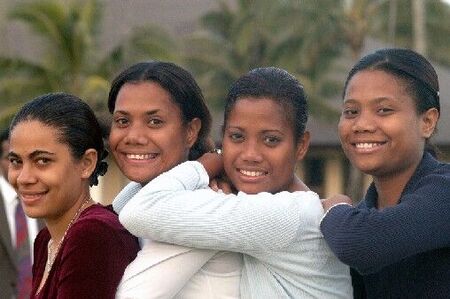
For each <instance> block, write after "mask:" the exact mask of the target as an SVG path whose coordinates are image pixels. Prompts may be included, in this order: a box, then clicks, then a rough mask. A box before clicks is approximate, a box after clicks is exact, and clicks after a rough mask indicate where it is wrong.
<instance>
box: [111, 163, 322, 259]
mask: <svg viewBox="0 0 450 299" xmlns="http://www.w3.org/2000/svg"><path fill="white" fill-rule="evenodd" d="M208 183H209V177H208V175H207V173H206V171H205V169H204V168H203V166H202V165H201V164H200V163H198V162H196V161H188V162H185V163H182V164H180V165H178V166H176V167H175V168H173V169H171V170H170V171H168V172H166V173H163V174H161V175H160V176H158V177H157V178H155V179H154V180H153V181H151V182H150V183H148V184H147V185H146V186H144V187H143V188H142V189H141V190H140V191H139V192H137V193H136V194H135V195H134V196H133V198H132V199H131V200H130V201H129V202H128V204H127V205H126V206H125V207H124V208H123V209H122V211H121V212H120V215H119V219H120V221H121V222H122V224H123V225H124V226H125V227H126V228H127V229H128V230H129V231H130V232H131V233H133V234H134V235H136V236H139V237H143V238H150V239H153V240H158V241H162V242H168V243H175V244H179V245H184V246H189V247H196V248H207V249H216V250H229V251H238V252H244V253H245V252H252V251H261V250H262V251H267V250H277V249H280V248H283V247H286V246H289V245H290V244H292V243H294V242H296V241H297V240H298V239H299V235H302V236H305V235H307V234H308V233H309V232H308V230H309V228H310V227H311V226H314V227H318V225H319V221H320V218H321V216H322V214H323V209H322V206H321V204H320V200H319V197H318V195H317V194H316V193H314V192H294V193H290V192H281V193H277V194H270V193H259V194H252V195H250V194H245V193H242V192H240V193H239V194H237V195H234V194H224V193H218V192H214V191H213V190H211V189H209V188H208Z"/></svg>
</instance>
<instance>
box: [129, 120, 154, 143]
mask: <svg viewBox="0 0 450 299" xmlns="http://www.w3.org/2000/svg"><path fill="white" fill-rule="evenodd" d="M147 130H149V129H148V128H146V127H144V126H143V125H141V124H134V125H133V126H131V127H130V128H129V130H128V131H127V134H126V136H125V138H124V141H125V143H126V144H128V145H146V144H147V143H148V138H147V134H146V133H147V132H146V131H147Z"/></svg>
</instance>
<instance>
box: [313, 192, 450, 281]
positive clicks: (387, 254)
mask: <svg viewBox="0 0 450 299" xmlns="http://www.w3.org/2000/svg"><path fill="white" fill-rule="evenodd" d="M442 208H443V207H442ZM447 211H448V210H447ZM445 213H447V214H448V212H445V211H443V210H441V209H440V208H438V207H436V206H434V207H432V206H429V205H427V204H425V203H424V202H423V201H421V200H420V199H417V200H412V201H411V202H408V203H401V204H399V205H397V206H395V207H392V208H387V209H384V210H382V211H379V210H376V209H370V210H367V209H358V208H353V207H351V206H349V205H340V206H336V207H334V208H332V209H331V210H330V211H329V212H328V214H327V215H326V216H325V217H324V219H323V220H322V223H321V230H322V233H323V235H324V237H325V239H326V241H327V243H328V244H329V246H330V248H331V250H332V251H333V252H334V253H335V254H336V255H337V256H338V258H339V259H340V260H341V261H343V262H344V263H346V264H348V265H349V266H351V267H353V268H356V269H357V270H358V271H360V272H361V273H363V274H368V273H371V272H375V271H377V270H378V269H380V268H382V267H384V266H387V265H390V264H392V263H395V262H398V261H400V260H401V259H403V258H405V257H408V256H411V255H414V254H417V253H420V252H424V251H427V250H432V249H435V248H441V247H444V246H450V244H449V242H450V241H449V236H448V233H447V234H446V233H444V231H447V232H448V231H449V230H448V229H450V227H449V224H448V217H449V215H447V216H446V215H445ZM445 229H447V230H445ZM431 232H435V233H431ZM438 235H439V236H438ZM446 244H447V245H446Z"/></svg>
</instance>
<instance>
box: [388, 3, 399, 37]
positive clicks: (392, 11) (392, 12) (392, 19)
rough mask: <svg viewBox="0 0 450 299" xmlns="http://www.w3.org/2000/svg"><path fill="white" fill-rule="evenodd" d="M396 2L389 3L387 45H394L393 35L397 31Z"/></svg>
mask: <svg viewBox="0 0 450 299" xmlns="http://www.w3.org/2000/svg"><path fill="white" fill-rule="evenodd" d="M397 2H398V1H397V0H390V1H389V28H388V35H389V43H391V44H393V45H395V33H396V31H397V7H398V5H397Z"/></svg>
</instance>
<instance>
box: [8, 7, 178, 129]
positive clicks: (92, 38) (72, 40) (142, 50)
mask: <svg viewBox="0 0 450 299" xmlns="http://www.w3.org/2000/svg"><path fill="white" fill-rule="evenodd" d="M101 12H102V5H101V3H100V2H99V1H98V0H83V1H64V2H61V1H57V0H42V1H34V2H23V3H20V4H18V5H17V6H16V7H15V8H14V9H13V10H12V12H11V14H10V18H11V19H12V20H17V21H20V22H22V23H24V24H26V25H27V26H28V28H29V29H30V30H31V32H32V33H33V34H34V35H35V36H36V37H37V38H39V39H40V40H42V41H43V43H42V44H43V45H44V52H43V53H44V54H43V55H42V56H40V57H36V58H35V59H33V60H30V59H25V58H21V57H16V56H14V57H4V56H3V57H0V94H2V103H1V105H2V112H1V113H0V122H1V123H2V124H3V125H5V124H7V123H8V121H9V119H10V118H11V117H12V115H13V114H14V112H15V111H16V110H17V109H18V107H19V106H21V105H22V103H23V102H24V101H26V100H29V99H30V98H33V97H35V96H37V95H39V94H43V93H48V92H52V91H65V92H69V93H73V94H75V95H77V96H79V97H80V98H82V99H85V100H86V101H87V102H88V103H89V104H90V105H91V106H92V107H93V108H94V109H95V110H96V111H99V112H102V111H106V103H105V102H106V101H105V99H106V97H107V92H108V90H109V81H110V79H111V77H112V76H113V74H115V73H117V72H118V70H119V69H120V68H122V67H123V66H124V65H125V64H129V63H131V62H135V61H136V60H137V59H150V58H153V59H158V58H159V59H172V60H175V55H174V54H173V53H176V52H175V51H176V44H175V43H174V42H172V40H171V38H170V36H169V35H167V34H165V33H164V32H163V31H161V29H155V28H154V27H146V28H140V29H138V30H135V31H134V32H133V33H132V34H131V36H130V37H129V39H127V40H126V41H123V42H121V43H119V45H117V46H116V47H115V48H113V49H112V50H110V51H109V52H105V51H104V50H103V49H101V48H100V46H99V41H98V39H99V26H100V23H101V19H102V18H101V17H102V15H101ZM155 40H157V41H158V42H154V41H155ZM23 44H24V45H26V42H24V43H23ZM29 47H31V45H29ZM166 49H172V51H167V50H166Z"/></svg>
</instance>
